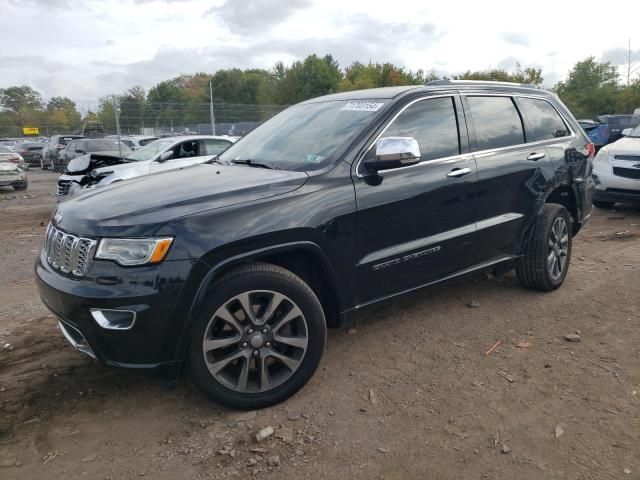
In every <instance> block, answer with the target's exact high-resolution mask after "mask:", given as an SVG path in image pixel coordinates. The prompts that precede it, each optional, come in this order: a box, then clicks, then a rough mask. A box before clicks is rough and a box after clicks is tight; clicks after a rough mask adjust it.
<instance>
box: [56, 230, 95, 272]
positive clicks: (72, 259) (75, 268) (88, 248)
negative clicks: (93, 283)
mask: <svg viewBox="0 0 640 480" xmlns="http://www.w3.org/2000/svg"><path fill="white" fill-rule="evenodd" d="M96 246H97V241H96V240H92V239H90V238H82V237H77V236H75V235H72V234H69V233H65V232H63V231H62V230H58V229H57V228H56V227H54V226H53V225H51V224H49V226H48V227H47V233H46V235H45V241H44V253H45V257H46V259H47V262H48V263H49V265H51V266H52V267H53V268H55V269H57V270H60V271H62V272H64V273H71V274H73V275H75V276H77V277H82V276H84V275H85V274H86V273H87V270H88V269H89V266H90V264H91V260H92V259H93V255H94V253H95V249H96Z"/></svg>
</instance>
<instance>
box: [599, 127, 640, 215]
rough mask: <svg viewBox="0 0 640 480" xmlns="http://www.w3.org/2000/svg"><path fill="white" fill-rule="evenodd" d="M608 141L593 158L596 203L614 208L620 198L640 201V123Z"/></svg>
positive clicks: (624, 201)
mask: <svg viewBox="0 0 640 480" xmlns="http://www.w3.org/2000/svg"><path fill="white" fill-rule="evenodd" d="M623 134H626V136H625V137H623V138H621V139H620V140H617V141H615V142H613V143H610V144H608V145H605V146H604V147H602V148H601V149H600V151H598V154H597V155H596V158H595V159H594V161H593V179H594V181H595V183H596V188H595V191H594V193H593V204H594V205H595V206H596V207H598V208H611V207H613V205H614V204H616V203H617V202H620V203H630V204H635V205H640V126H637V127H636V128H634V129H628V130H625V131H623Z"/></svg>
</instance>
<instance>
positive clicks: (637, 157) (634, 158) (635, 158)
mask: <svg viewBox="0 0 640 480" xmlns="http://www.w3.org/2000/svg"><path fill="white" fill-rule="evenodd" d="M613 158H615V159H616V160H629V161H631V162H640V155H614V156H613Z"/></svg>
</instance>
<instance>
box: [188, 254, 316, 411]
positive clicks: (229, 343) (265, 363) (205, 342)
mask: <svg viewBox="0 0 640 480" xmlns="http://www.w3.org/2000/svg"><path fill="white" fill-rule="evenodd" d="M209 292H210V296H209V298H208V300H207V301H206V304H205V305H204V307H203V308H202V309H201V311H200V313H199V314H198V317H197V319H196V321H195V324H194V326H193V329H192V332H191V340H190V345H189V350H188V353H187V365H188V372H189V377H190V378H191V381H192V382H193V384H194V385H195V386H196V388H198V389H199V390H200V391H201V392H202V393H203V394H204V395H205V396H207V397H208V398H209V399H211V400H213V401H214V402H217V403H219V404H222V405H225V406H227V407H230V408H235V409H240V410H251V409H256V408H264V407H268V406H271V405H274V404H276V403H279V402H281V401H283V400H285V399H287V398H288V397H290V396H292V395H293V394H295V393H296V392H297V391H298V390H300V389H301V388H302V387H303V386H304V385H305V384H306V383H307V382H308V381H309V379H310V378H311V377H312V376H313V374H314V372H315V370H316V368H317V367H318V364H319V363H320V359H321V358H322V354H323V352H324V347H325V343H326V335H327V327H326V322H325V317H324V312H323V310H322V306H321V305H320V301H319V300H318V297H317V296H316V295H315V294H314V292H313V291H312V290H311V288H310V287H309V286H308V285H307V284H306V283H305V282H304V281H303V280H302V279H300V278H299V277H298V276H296V275H294V274H293V273H291V272H290V271H288V270H285V269H284V268H281V267H278V266H275V265H271V264H266V263H255V264H250V265H245V266H241V267H238V268H236V269H234V270H232V271H230V272H229V273H227V274H225V275H224V276H223V277H222V278H220V280H218V281H217V282H216V283H215V284H214V285H213V286H212V287H211V289H210V290H209ZM256 307H257V308H256ZM247 308H248V309H249V310H250V313H248V314H247V313H246V312H247Z"/></svg>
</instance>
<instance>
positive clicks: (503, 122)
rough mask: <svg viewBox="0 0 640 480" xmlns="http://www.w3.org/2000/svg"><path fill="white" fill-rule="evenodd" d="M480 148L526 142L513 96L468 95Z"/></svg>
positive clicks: (486, 148) (477, 143)
mask: <svg viewBox="0 0 640 480" xmlns="http://www.w3.org/2000/svg"><path fill="white" fill-rule="evenodd" d="M467 104H468V105H469V110H470V113H471V118H472V122H473V128H474V130H475V135H476V145H477V149H478V150H490V149H494V148H501V147H509V146H511V145H520V144H522V143H524V131H523V129H522V120H521V119H520V115H519V114H518V111H517V110H516V107H515V105H514V104H513V100H512V99H511V97H499V96H496V97H489V96H486V97H483V96H470V97H467Z"/></svg>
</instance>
